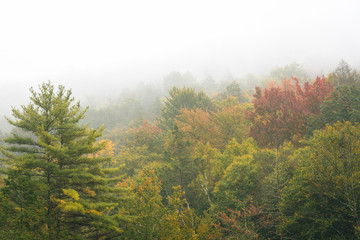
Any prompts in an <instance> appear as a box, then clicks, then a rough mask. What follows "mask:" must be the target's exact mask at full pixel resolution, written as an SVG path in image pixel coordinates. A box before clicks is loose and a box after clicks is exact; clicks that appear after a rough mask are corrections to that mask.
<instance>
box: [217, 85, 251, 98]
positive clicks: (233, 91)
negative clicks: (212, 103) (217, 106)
mask: <svg viewBox="0 0 360 240" xmlns="http://www.w3.org/2000/svg"><path fill="white" fill-rule="evenodd" d="M229 96H233V97H235V98H236V99H237V100H238V102H239V103H243V102H246V98H245V97H244V94H243V93H242V91H241V88H240V85H239V83H237V82H236V81H232V82H231V83H230V84H229V85H228V86H227V87H226V91H225V92H224V93H222V94H220V95H219V96H218V97H219V98H220V99H225V98H227V97H229Z"/></svg>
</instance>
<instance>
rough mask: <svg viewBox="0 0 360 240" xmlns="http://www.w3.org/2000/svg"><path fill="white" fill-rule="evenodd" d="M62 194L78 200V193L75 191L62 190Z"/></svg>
mask: <svg viewBox="0 0 360 240" xmlns="http://www.w3.org/2000/svg"><path fill="white" fill-rule="evenodd" d="M63 193H64V194H65V195H66V196H68V197H71V198H72V199H74V200H76V201H77V200H79V199H80V198H79V193H78V192H77V191H75V190H74V189H63Z"/></svg>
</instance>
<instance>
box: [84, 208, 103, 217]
mask: <svg viewBox="0 0 360 240" xmlns="http://www.w3.org/2000/svg"><path fill="white" fill-rule="evenodd" d="M86 212H87V213H90V214H95V215H98V216H101V215H102V213H101V212H98V211H96V210H94V209H90V210H86Z"/></svg>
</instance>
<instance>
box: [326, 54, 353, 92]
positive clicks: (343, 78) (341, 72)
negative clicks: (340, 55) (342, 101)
mask: <svg viewBox="0 0 360 240" xmlns="http://www.w3.org/2000/svg"><path fill="white" fill-rule="evenodd" d="M329 81H330V82H331V83H332V84H333V85H334V86H335V87H339V86H341V85H352V84H355V85H357V86H359V84H360V73H358V72H357V71H356V70H353V69H351V67H350V65H349V64H348V63H347V62H345V61H344V60H341V61H340V63H339V65H338V66H337V67H336V69H335V71H334V72H332V73H330V74H329Z"/></svg>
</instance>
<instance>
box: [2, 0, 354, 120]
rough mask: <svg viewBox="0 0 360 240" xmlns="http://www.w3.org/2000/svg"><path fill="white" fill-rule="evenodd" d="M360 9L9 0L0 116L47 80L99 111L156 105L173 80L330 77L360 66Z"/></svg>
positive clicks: (246, 83)
mask: <svg viewBox="0 0 360 240" xmlns="http://www.w3.org/2000/svg"><path fill="white" fill-rule="evenodd" d="M359 11H360V3H359V2H358V1H285V0H280V1H263V0H259V1H241V2H239V1H221V2H220V1H181V2H170V1H158V0H157V1H131V2H126V3H125V2H119V1H108V2H106V3H100V2H96V1H76V2H74V1H62V2H58V3H53V2H48V1H31V2H29V1H21V2H20V3H19V2H16V3H15V2H12V1H6V2H2V3H1V4H0V29H1V33H2V37H1V38H0V66H1V71H0V86H1V89H2V93H1V95H0V114H1V116H3V115H10V110H11V106H16V107H17V106H20V105H21V104H25V103H26V99H28V97H29V91H28V89H29V88H30V87H31V86H37V85H39V84H41V83H42V82H45V81H48V80H51V81H52V83H53V84H54V85H59V84H61V85H64V86H67V87H69V88H72V90H73V94H74V96H76V97H77V98H78V99H81V100H82V102H83V103H85V104H86V105H90V106H91V107H93V108H96V107H102V106H104V105H111V103H112V102H115V101H118V100H119V99H120V100H121V99H126V98H129V99H130V98H132V99H138V100H139V103H135V102H134V103H133V106H134V107H135V106H137V105H136V104H140V105H142V106H144V107H145V108H149V107H155V106H151V105H152V104H154V103H156V101H160V100H159V98H161V97H163V96H165V95H167V94H168V90H169V89H171V88H172V86H174V85H175V86H178V87H183V86H189V87H192V88H195V89H198V90H204V91H206V92H208V93H209V94H210V95H211V90H213V89H216V90H217V91H222V92H224V91H225V90H226V87H227V86H228V85H229V84H230V83H231V82H233V81H236V82H238V83H239V85H240V87H241V88H242V89H253V88H254V86H255V85H256V84H258V85H259V84H261V83H262V81H263V80H264V79H265V78H283V77H289V76H290V75H296V76H297V77H298V78H303V79H309V78H312V79H313V78H314V77H315V76H316V75H322V74H325V75H326V76H327V74H328V73H329V72H330V71H332V70H334V69H335V68H336V67H337V66H338V63H339V62H340V60H341V59H344V60H345V61H346V62H347V63H348V64H349V65H350V66H351V67H352V68H353V69H359V68H360V61H359V58H358V56H359V55H360V48H359V47H358V43H359V42H360V34H359V32H358V31H356V29H357V28H358V25H359V24H360V16H359V14H358V13H359ZM144 92H150V94H144ZM129 101H131V100H129ZM99 104H100V105H99ZM101 104H102V105H101ZM146 104H147V105H146ZM158 104H159V103H158ZM155 108H156V107H155ZM134 114H135V115H136V113H134ZM3 122H5V121H4V120H3V117H1V120H0V124H1V125H2V126H4V125H3V124H4V123H3Z"/></svg>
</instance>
